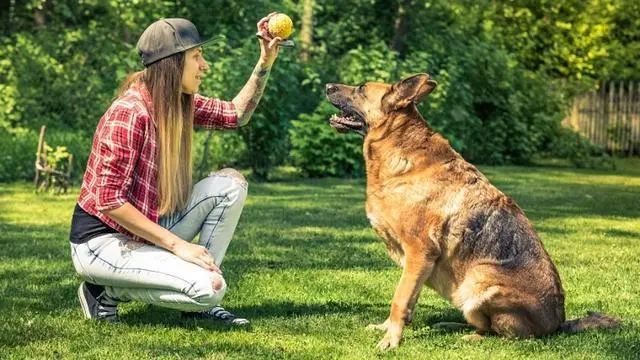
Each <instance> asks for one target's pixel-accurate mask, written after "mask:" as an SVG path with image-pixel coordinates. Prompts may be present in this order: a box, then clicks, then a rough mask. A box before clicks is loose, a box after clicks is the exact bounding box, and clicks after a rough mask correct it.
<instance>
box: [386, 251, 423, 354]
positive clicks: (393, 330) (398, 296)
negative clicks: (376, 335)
mask: <svg viewBox="0 0 640 360" xmlns="http://www.w3.org/2000/svg"><path fill="white" fill-rule="evenodd" d="M405 254H406V263H405V266H404V269H403V271H402V277H401V278H400V282H399V283H398V287H397V288H396V292H395V294H394V295H393V302H392V303H391V313H390V314H389V319H387V321H385V323H384V325H386V331H387V332H386V334H385V335H384V337H383V338H382V340H380V342H379V343H378V349H380V350H387V349H393V348H395V347H397V346H398V344H400V340H401V339H402V331H403V329H404V326H405V324H407V323H408V322H409V321H410V320H411V317H412V311H413V307H414V306H415V303H416V302H417V300H418V294H419V293H420V290H421V289H422V286H423V284H424V282H425V281H426V279H427V278H428V277H429V275H430V274H431V270H432V269H433V265H434V260H433V259H430V258H429V257H428V256H427V254H426V252H424V251H417V252H416V253H415V254H409V253H407V252H405Z"/></svg>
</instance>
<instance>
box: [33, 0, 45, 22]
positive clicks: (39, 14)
mask: <svg viewBox="0 0 640 360" xmlns="http://www.w3.org/2000/svg"><path fill="white" fill-rule="evenodd" d="M46 5H47V1H46V0H45V1H43V2H42V5H41V7H40V8H35V9H34V10H33V21H34V23H35V25H36V28H43V27H45V25H46V24H47V18H46V16H45V11H44V7H45V6H46Z"/></svg>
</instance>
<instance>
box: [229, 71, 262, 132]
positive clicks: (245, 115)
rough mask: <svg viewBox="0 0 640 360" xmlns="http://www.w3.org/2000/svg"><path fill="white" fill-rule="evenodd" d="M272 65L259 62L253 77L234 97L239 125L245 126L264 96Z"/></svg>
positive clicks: (252, 74)
mask: <svg viewBox="0 0 640 360" xmlns="http://www.w3.org/2000/svg"><path fill="white" fill-rule="evenodd" d="M270 71H271V68H270V67H266V66H265V65H263V64H261V63H258V64H257V65H256V67H255V68H254V69H253V73H251V77H250V78H249V80H248V81H247V83H246V84H245V85H244V87H243V88H242V90H240V92H239V93H238V95H236V97H235V98H234V99H233V104H234V105H235V106H236V113H237V114H238V125H239V126H244V125H247V124H248V123H249V120H250V119H251V115H253V112H254V110H255V109H256V107H257V106H258V103H259V102H260V98H262V93H263V92H264V88H265V86H266V84H267V79H269V73H270Z"/></svg>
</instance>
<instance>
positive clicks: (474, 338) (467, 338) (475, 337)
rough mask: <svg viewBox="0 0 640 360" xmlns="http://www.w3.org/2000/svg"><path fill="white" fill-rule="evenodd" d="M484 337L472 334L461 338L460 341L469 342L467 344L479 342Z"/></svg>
mask: <svg viewBox="0 0 640 360" xmlns="http://www.w3.org/2000/svg"><path fill="white" fill-rule="evenodd" d="M483 339H484V336H482V335H480V334H478V333H474V334H469V335H465V336H463V337H462V340H464V341H469V342H474V341H480V340H483Z"/></svg>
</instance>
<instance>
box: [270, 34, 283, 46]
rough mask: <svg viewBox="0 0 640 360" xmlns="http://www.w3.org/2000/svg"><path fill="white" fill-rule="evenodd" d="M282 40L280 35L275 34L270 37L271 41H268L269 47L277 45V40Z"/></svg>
mask: <svg viewBox="0 0 640 360" xmlns="http://www.w3.org/2000/svg"><path fill="white" fill-rule="evenodd" d="M281 41H282V38H281V37H280V36H277V37H275V38H273V39H271V41H269V48H272V47H274V46H277V45H278V43H279V42H281Z"/></svg>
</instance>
